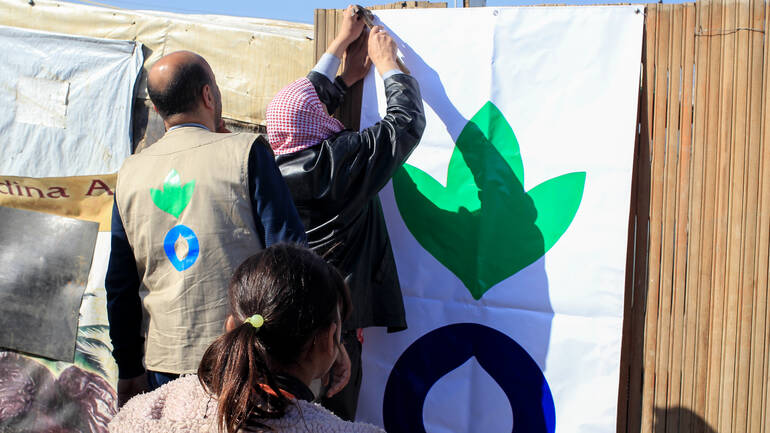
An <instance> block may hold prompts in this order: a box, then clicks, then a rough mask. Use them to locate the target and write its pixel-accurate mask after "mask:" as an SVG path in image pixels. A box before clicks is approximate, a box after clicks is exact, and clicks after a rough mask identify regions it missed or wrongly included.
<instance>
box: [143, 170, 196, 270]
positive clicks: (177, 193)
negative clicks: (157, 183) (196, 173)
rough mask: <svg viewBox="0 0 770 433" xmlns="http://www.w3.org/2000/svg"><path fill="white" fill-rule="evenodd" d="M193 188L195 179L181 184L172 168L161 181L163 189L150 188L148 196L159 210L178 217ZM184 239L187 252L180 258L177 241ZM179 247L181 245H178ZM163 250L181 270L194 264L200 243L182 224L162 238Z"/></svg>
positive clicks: (190, 230) (190, 196) (191, 231)
mask: <svg viewBox="0 0 770 433" xmlns="http://www.w3.org/2000/svg"><path fill="white" fill-rule="evenodd" d="M194 190H195V181H194V180H193V181H190V182H188V183H186V184H184V185H182V177H181V176H180V175H179V173H178V172H177V171H176V170H174V169H173V168H172V169H171V171H169V172H168V175H166V180H164V181H163V189H162V190H161V189H155V188H150V196H151V197H152V202H153V203H155V206H158V208H159V209H160V210H162V211H163V212H166V213H167V214H169V215H171V216H173V217H174V218H179V215H181V214H182V212H183V211H184V210H185V208H186V207H187V205H188V204H190V200H191V199H192V195H193V191H194ZM180 240H184V241H185V242H186V244H187V253H186V254H183V257H182V258H179V256H178V255H177V243H178V242H179V241H180ZM180 247H181V245H180ZM163 251H164V252H165V253H166V257H168V259H169V261H170V262H171V264H172V265H173V266H174V268H175V269H176V270H177V271H179V272H182V271H184V270H185V269H188V268H189V267H190V266H192V265H193V264H195V261H196V260H198V255H199V254H200V244H199V242H198V237H197V236H196V235H195V232H194V231H193V230H192V229H191V228H189V227H187V226H186V225H183V224H178V225H176V226H174V227H173V228H171V230H169V232H168V233H167V234H166V237H165V238H164V239H163Z"/></svg>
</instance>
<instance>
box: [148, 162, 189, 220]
mask: <svg viewBox="0 0 770 433" xmlns="http://www.w3.org/2000/svg"><path fill="white" fill-rule="evenodd" d="M194 189H195V181H194V180H193V181H191V182H188V183H186V184H184V185H182V178H181V176H179V173H177V171H176V170H174V169H173V168H172V169H171V171H169V172H168V175H166V180H165V181H164V182H163V190H159V189H155V188H150V196H152V202H153V203H155V206H158V207H159V208H160V209H161V210H162V211H164V212H166V213H169V214H171V215H173V216H174V218H179V215H181V214H182V211H183V210H184V209H185V208H186V207H187V205H188V204H189V203H190V199H192V195H193V190H194Z"/></svg>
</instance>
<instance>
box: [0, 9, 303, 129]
mask: <svg viewBox="0 0 770 433" xmlns="http://www.w3.org/2000/svg"><path fill="white" fill-rule="evenodd" d="M30 3H32V2H20V1H16V0H0V10H2V11H3V13H2V14H0V25H6V26H16V27H23V28H27V29H35V30H45V31H52V32H59V33H65V34H71V35H81V36H91V37H98V38H107V39H119V40H133V41H137V42H141V43H142V44H143V46H144V54H145V62H144V68H145V70H148V69H149V67H150V66H151V65H152V64H153V63H155V61H157V60H158V59H159V58H160V57H162V56H163V55H165V54H168V53H171V52H173V51H178V50H190V51H194V52H197V53H199V54H201V55H202V56H203V57H205V58H206V60H207V61H208V62H209V64H211V67H212V69H213V70H214V73H215V74H216V76H217V83H218V84H219V88H220V90H221V91H222V98H223V113H222V114H223V116H224V117H226V118H228V119H233V120H237V121H240V122H245V123H252V124H262V125H263V124H264V119H265V109H266V107H267V104H268V103H269V102H270V100H271V99H272V97H273V95H275V94H276V93H277V92H278V90H280V89H281V88H282V87H283V86H285V85H286V84H288V83H291V82H292V81H294V80H296V79H297V78H300V77H303V76H305V74H307V72H308V71H309V70H310V68H311V67H312V66H313V60H314V59H313V26H312V25H311V24H303V23H292V22H287V21H276V20H267V19H258V18H240V17H227V16H216V15H181V14H173V13H166V12H155V11H134V10H125V9H108V8H101V7H94V6H87V5H81V4H74V3H67V2H57V1H50V0H36V1H35V2H34V4H30ZM11 47H12V46H11ZM7 51H8V50H6V52H7ZM136 96H137V97H138V98H142V99H147V91H146V83H145V79H144V77H142V79H141V81H140V82H139V85H138V88H137V93H136Z"/></svg>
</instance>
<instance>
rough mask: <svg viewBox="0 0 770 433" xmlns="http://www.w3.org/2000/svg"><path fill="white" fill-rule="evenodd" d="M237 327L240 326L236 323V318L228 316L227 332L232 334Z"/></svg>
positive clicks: (226, 322)
mask: <svg viewBox="0 0 770 433" xmlns="http://www.w3.org/2000/svg"><path fill="white" fill-rule="evenodd" d="M237 327H238V324H237V323H235V317H233V315H232V314H228V315H227V319H225V332H230V331H232V330H233V329H235V328H237Z"/></svg>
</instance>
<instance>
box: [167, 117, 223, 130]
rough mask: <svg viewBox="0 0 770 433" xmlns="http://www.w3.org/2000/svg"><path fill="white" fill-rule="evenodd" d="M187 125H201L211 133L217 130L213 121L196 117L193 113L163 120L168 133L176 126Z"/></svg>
mask: <svg viewBox="0 0 770 433" xmlns="http://www.w3.org/2000/svg"><path fill="white" fill-rule="evenodd" d="M186 123H197V124H199V125H203V126H205V127H206V128H207V129H208V130H209V131H214V130H216V125H214V122H213V121H211V120H209V119H206V118H203V117H202V116H197V115H194V114H192V113H180V114H175V115H173V116H169V117H168V118H166V119H164V120H163V124H164V125H165V127H166V131H168V130H169V129H171V128H173V127H174V126H179V125H184V124H186Z"/></svg>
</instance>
